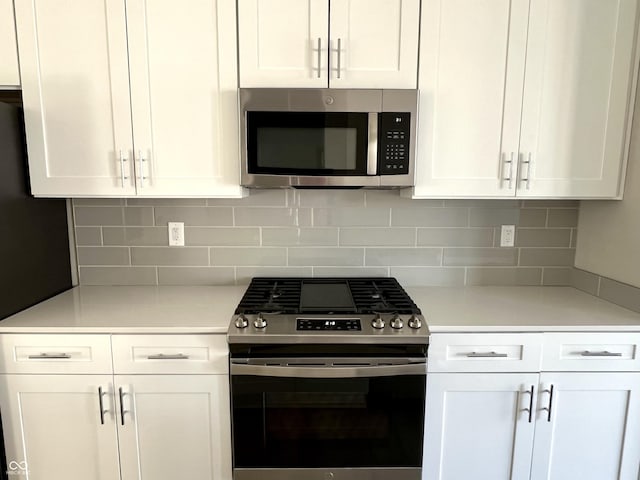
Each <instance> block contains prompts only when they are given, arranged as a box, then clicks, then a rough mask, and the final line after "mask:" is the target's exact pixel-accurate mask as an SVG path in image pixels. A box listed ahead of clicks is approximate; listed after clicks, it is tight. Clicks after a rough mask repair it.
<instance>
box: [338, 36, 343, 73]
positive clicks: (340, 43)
mask: <svg viewBox="0 0 640 480" xmlns="http://www.w3.org/2000/svg"><path fill="white" fill-rule="evenodd" d="M337 67H338V78H340V70H342V39H341V38H339V39H338V64H337Z"/></svg>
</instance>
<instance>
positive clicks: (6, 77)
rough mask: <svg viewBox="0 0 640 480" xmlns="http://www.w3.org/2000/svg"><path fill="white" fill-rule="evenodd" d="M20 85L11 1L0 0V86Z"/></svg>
mask: <svg viewBox="0 0 640 480" xmlns="http://www.w3.org/2000/svg"><path fill="white" fill-rule="evenodd" d="M18 86H20V72H19V70H18V45H17V43H16V27H15V24H14V16H13V1H12V0H0V88H5V87H18Z"/></svg>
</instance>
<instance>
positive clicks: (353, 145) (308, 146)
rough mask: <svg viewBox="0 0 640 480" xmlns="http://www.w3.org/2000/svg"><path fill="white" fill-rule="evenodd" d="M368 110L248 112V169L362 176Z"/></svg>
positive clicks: (268, 171) (365, 155)
mask: <svg viewBox="0 0 640 480" xmlns="http://www.w3.org/2000/svg"><path fill="white" fill-rule="evenodd" d="M368 125H369V124H368V114H367V113H334V112H320V113H316V112H247V140H248V141H247V147H248V148H247V150H248V153H249V155H248V160H249V161H248V166H249V172H250V173H257V174H260V173H263V174H270V173H278V174H288V175H308V176H313V175H321V176H326V175H366V170H367V165H366V164H367V145H368V143H367V142H368Z"/></svg>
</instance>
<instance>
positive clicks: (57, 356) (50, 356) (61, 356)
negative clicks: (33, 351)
mask: <svg viewBox="0 0 640 480" xmlns="http://www.w3.org/2000/svg"><path fill="white" fill-rule="evenodd" d="M27 358H28V359H29V360H68V359H70V358H71V354H69V353H46V352H44V353H39V354H37V355H29V356H28V357H27Z"/></svg>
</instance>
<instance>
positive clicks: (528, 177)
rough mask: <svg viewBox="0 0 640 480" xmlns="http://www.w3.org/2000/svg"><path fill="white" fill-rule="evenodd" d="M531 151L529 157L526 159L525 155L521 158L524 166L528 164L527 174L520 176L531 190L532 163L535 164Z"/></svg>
mask: <svg viewBox="0 0 640 480" xmlns="http://www.w3.org/2000/svg"><path fill="white" fill-rule="evenodd" d="M531 155H532V154H531V152H529V154H528V155H527V159H526V160H525V159H524V156H523V157H522V160H521V164H522V166H524V165H526V166H527V176H526V177H524V176H521V177H520V181H521V182H525V185H526V187H527V190H529V187H530V186H531V165H532V164H533V160H532V159H531Z"/></svg>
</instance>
